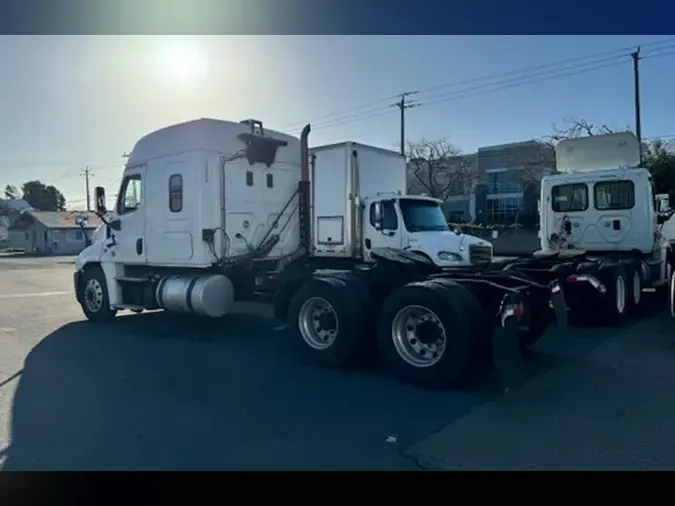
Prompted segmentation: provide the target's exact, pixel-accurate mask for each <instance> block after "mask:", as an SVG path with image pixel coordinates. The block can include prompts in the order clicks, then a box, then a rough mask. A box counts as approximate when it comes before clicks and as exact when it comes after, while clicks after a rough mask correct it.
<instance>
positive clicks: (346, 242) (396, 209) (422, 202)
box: [311, 142, 492, 268]
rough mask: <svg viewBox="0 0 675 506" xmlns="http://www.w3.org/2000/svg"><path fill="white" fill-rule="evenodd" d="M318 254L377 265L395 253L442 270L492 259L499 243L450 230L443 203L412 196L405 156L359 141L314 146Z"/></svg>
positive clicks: (314, 193) (312, 171) (313, 164)
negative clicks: (377, 258) (381, 256)
mask: <svg viewBox="0 0 675 506" xmlns="http://www.w3.org/2000/svg"><path fill="white" fill-rule="evenodd" d="M311 156H312V170H311V181H312V209H313V213H312V214H313V221H314V234H313V237H314V254H315V255H316V256H317V257H321V258H327V259H329V258H344V259H346V258H351V259H356V260H360V261H365V262H370V261H372V256H371V251H372V250H373V249H375V248H382V247H389V248H395V249H401V250H406V251H412V252H415V253H418V254H422V255H424V256H426V257H428V258H429V259H430V260H431V261H432V262H433V263H435V264H436V265H438V266H439V267H443V268H445V267H458V266H467V265H471V264H475V263H485V262H490V261H491V260H492V245H491V244H490V243H489V242H487V241H484V240H482V239H479V238H478V237H473V236H470V235H467V234H463V233H461V232H460V231H455V230H450V229H449V227H448V224H447V221H446V219H445V215H444V214H443V209H442V207H441V204H442V202H441V201H440V200H438V199H435V198H432V197H428V196H424V195H408V194H407V193H406V186H407V184H406V182H407V163H406V160H405V158H404V157H403V156H401V154H400V153H397V152H395V151H390V150H387V149H382V148H378V147H375V146H369V145H365V144H360V143H356V142H343V143H339V144H331V145H326V146H318V147H315V148H312V150H311Z"/></svg>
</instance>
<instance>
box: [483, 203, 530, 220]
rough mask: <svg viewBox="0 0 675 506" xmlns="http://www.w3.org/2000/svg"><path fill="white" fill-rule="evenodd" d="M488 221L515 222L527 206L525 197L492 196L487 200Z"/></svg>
mask: <svg viewBox="0 0 675 506" xmlns="http://www.w3.org/2000/svg"><path fill="white" fill-rule="evenodd" d="M487 206H488V216H487V218H488V223H501V224H511V223H515V222H516V220H517V219H518V216H519V215H520V214H521V213H522V211H523V208H524V206H525V199H524V198H523V197H503V198H492V199H488V201H487Z"/></svg>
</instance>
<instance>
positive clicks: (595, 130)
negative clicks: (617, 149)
mask: <svg viewBox="0 0 675 506" xmlns="http://www.w3.org/2000/svg"><path fill="white" fill-rule="evenodd" d="M551 131H552V133H551V134H549V135H547V136H546V137H544V138H543V139H542V141H543V142H546V143H548V144H551V145H555V144H557V143H558V142H560V141H563V140H565V139H576V138H577V137H592V136H594V135H605V134H613V133H616V132H632V131H633V129H632V128H631V127H630V125H626V126H625V127H624V128H622V129H618V128H612V127H610V126H608V125H606V124H600V125H597V124H594V123H590V122H588V121H587V120H585V119H577V118H563V126H560V125H557V124H556V123H553V125H551Z"/></svg>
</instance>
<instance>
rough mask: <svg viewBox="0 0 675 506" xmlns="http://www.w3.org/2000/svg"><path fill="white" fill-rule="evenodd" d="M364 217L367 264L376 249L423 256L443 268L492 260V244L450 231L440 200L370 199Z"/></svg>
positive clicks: (421, 198)
mask: <svg viewBox="0 0 675 506" xmlns="http://www.w3.org/2000/svg"><path fill="white" fill-rule="evenodd" d="M363 215H364V218H363V223H364V227H363V228H364V246H365V251H364V253H365V257H366V260H369V259H370V250H371V249H372V248H376V247H391V248H396V249H402V250H409V251H414V252H417V253H421V254H423V255H424V256H427V257H429V258H430V259H431V260H432V261H433V262H434V263H435V264H436V265H438V266H440V267H451V266H457V265H468V264H473V263H480V262H490V261H491V260H492V246H491V245H490V244H489V243H488V242H486V241H483V240H481V239H479V238H477V237H473V236H470V235H466V234H463V233H462V232H461V231H459V230H451V229H450V228H449V227H448V224H447V222H446V220H445V215H444V214H443V210H442V208H441V201H440V200H438V199H434V198H431V197H426V196H418V195H394V196H388V197H385V196H378V197H375V198H368V199H365V201H364V203H363Z"/></svg>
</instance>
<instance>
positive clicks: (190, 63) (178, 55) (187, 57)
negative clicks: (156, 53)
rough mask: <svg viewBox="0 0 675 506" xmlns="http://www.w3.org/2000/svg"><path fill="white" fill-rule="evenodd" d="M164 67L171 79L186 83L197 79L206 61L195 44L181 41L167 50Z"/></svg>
mask: <svg viewBox="0 0 675 506" xmlns="http://www.w3.org/2000/svg"><path fill="white" fill-rule="evenodd" d="M164 66H165V67H166V71H167V73H168V74H169V76H170V77H171V78H173V79H176V80H180V81H186V80H190V79H193V78H195V77H197V76H198V75H199V74H200V73H201V72H202V71H203V68H204V60H203V57H202V55H201V53H200V51H199V49H198V48H197V47H195V45H194V44H190V43H189V42H183V41H181V42H177V43H175V44H171V45H169V46H168V47H167V48H166V50H165V54H164Z"/></svg>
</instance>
